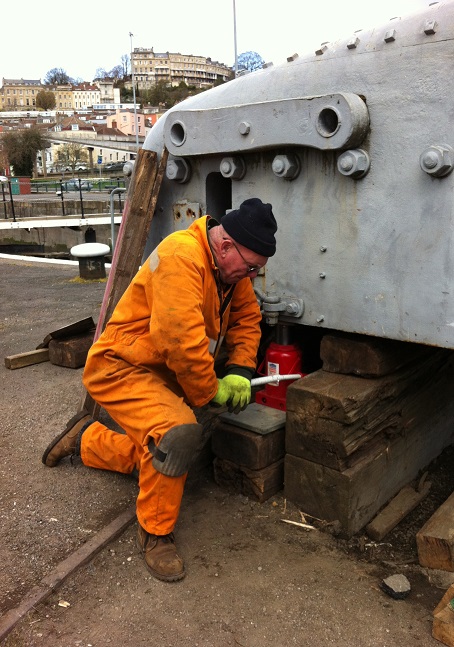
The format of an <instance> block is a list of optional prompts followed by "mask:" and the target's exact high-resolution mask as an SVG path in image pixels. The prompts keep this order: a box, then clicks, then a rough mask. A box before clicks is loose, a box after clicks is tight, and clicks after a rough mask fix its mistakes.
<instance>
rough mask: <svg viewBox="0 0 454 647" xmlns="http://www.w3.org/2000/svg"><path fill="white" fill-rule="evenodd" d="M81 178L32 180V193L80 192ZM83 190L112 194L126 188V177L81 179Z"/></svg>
mask: <svg viewBox="0 0 454 647" xmlns="http://www.w3.org/2000/svg"><path fill="white" fill-rule="evenodd" d="M73 180H74V182H73ZM78 180H79V178H78V177H74V178H72V177H66V178H64V179H63V180H57V179H54V180H31V193H41V194H42V193H49V194H54V195H55V193H56V192H57V191H61V190H62V185H63V191H65V192H68V193H70V192H73V191H76V192H77V191H79V183H78ZM80 181H81V189H82V192H83V193H84V192H85V191H102V192H107V193H110V192H111V191H112V190H113V189H116V188H124V187H125V186H126V181H125V178H124V177H113V176H112V177H103V178H93V177H81V178H80Z"/></svg>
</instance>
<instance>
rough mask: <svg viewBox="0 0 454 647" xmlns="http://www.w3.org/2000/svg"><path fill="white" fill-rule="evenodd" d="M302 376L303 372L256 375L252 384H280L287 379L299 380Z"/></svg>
mask: <svg viewBox="0 0 454 647" xmlns="http://www.w3.org/2000/svg"><path fill="white" fill-rule="evenodd" d="M301 377H302V375H301V373H292V374H289V375H265V376H264V377H254V378H253V379H252V380H251V386H261V385H262V384H274V383H276V384H279V382H285V381H286V380H299V379H300V378H301Z"/></svg>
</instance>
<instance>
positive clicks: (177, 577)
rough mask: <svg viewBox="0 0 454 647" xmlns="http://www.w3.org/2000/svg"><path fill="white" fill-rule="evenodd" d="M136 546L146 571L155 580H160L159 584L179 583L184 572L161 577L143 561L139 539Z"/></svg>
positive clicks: (160, 574) (184, 574)
mask: <svg viewBox="0 0 454 647" xmlns="http://www.w3.org/2000/svg"><path fill="white" fill-rule="evenodd" d="M136 544H137V548H138V549H139V551H140V554H141V555H142V557H143V561H144V562H145V566H146V567H147V569H148V570H149V571H150V573H151V574H152V575H153V577H155V578H156V579H157V580H161V582H179V581H180V580H182V579H183V578H184V577H185V576H186V571H185V570H183V571H182V572H181V573H177V574H176V575H163V574H162V573H159V572H158V571H155V570H154V569H153V568H151V566H150V565H149V564H148V562H147V560H146V559H145V553H144V552H143V549H142V546H141V545H140V541H139V539H136Z"/></svg>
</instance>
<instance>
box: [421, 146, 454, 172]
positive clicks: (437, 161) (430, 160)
mask: <svg viewBox="0 0 454 647" xmlns="http://www.w3.org/2000/svg"><path fill="white" fill-rule="evenodd" d="M419 164H420V166H421V168H422V170H423V171H424V172H425V173H427V174H428V175H432V176H433V177H444V176H445V175H448V174H449V173H451V171H452V169H453V167H454V150H453V149H452V148H451V146H448V144H435V145H434V146H428V147H427V148H426V150H424V151H423V152H422V153H421V156H420V158H419Z"/></svg>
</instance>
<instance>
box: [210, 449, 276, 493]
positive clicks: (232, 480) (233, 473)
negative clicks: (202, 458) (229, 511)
mask: <svg viewBox="0 0 454 647" xmlns="http://www.w3.org/2000/svg"><path fill="white" fill-rule="evenodd" d="M213 468H214V480H215V481H216V483H217V484H218V485H221V486H224V487H233V488H234V489H235V490H237V491H238V492H240V493H241V494H243V495H244V496H248V497H253V498H254V499H257V501H259V503H263V502H264V501H266V500H267V499H269V498H270V497H271V496H273V494H276V493H277V492H279V491H280V490H282V487H283V485H284V460H283V459H281V460H279V461H276V463H273V464H272V465H268V466H267V467H264V468H263V469H261V470H250V469H248V468H247V467H242V466H240V465H236V464H235V463H232V462H231V461H226V460H223V459H221V458H215V459H214V462H213Z"/></svg>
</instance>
